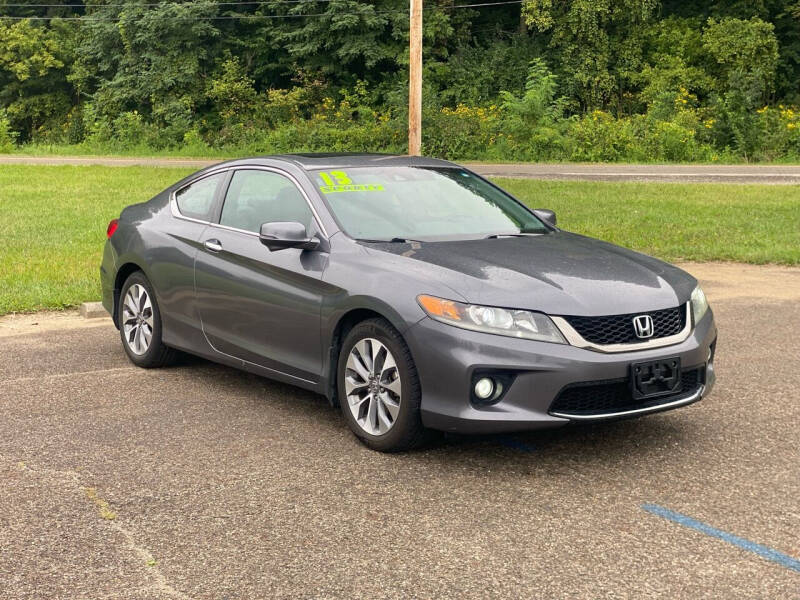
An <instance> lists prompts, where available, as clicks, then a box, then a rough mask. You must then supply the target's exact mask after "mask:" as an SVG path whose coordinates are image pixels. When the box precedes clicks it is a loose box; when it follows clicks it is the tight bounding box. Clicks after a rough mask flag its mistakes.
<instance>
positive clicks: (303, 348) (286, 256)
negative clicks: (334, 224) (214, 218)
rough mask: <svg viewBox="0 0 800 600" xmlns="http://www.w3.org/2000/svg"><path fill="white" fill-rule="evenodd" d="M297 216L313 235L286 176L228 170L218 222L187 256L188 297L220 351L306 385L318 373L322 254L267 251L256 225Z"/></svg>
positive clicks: (324, 258) (311, 218) (309, 214)
mask: <svg viewBox="0 0 800 600" xmlns="http://www.w3.org/2000/svg"><path fill="white" fill-rule="evenodd" d="M274 221H297V222H300V223H302V224H303V225H305V227H306V230H307V231H308V233H309V236H313V235H315V234H316V233H317V232H318V229H317V224H316V221H315V219H314V215H313V213H312V212H311V209H310V208H309V205H308V202H307V200H306V198H305V196H304V195H303V193H302V192H301V191H300V189H299V188H298V187H297V185H296V184H295V183H294V181H293V180H291V179H290V178H289V177H287V176H286V175H284V174H282V173H280V172H278V171H275V170H271V169H264V168H259V169H255V168H251V169H238V170H236V171H234V173H233V175H232V177H231V180H230V183H229V185H228V189H227V192H226V194H225V198H224V203H223V205H222V211H221V214H220V218H219V223H216V224H215V223H211V224H210V225H209V227H208V228H207V229H206V230H205V232H204V233H203V239H202V240H201V242H202V244H201V245H200V249H199V251H198V253H197V257H196V259H195V266H194V271H195V298H196V302H197V308H198V312H199V315H200V319H201V323H202V327H203V332H204V334H205V336H206V338H207V339H208V341H209V343H210V344H211V345H212V346H213V348H214V349H215V350H216V351H217V352H220V353H223V354H227V355H229V356H233V357H236V358H239V359H241V360H243V361H247V362H249V363H253V364H256V365H260V366H262V367H265V368H266V369H269V370H272V371H278V372H281V373H285V374H288V375H292V376H293V377H296V378H300V379H303V380H306V381H310V382H317V381H319V378H320V373H321V370H322V348H321V341H320V307H321V305H322V295H323V289H324V288H325V285H324V284H323V283H322V281H321V278H322V272H323V269H324V267H325V265H326V263H327V257H328V255H327V253H326V252H322V251H319V250H315V251H309V250H301V249H297V248H287V249H284V250H277V251H274V252H270V250H269V249H268V248H267V247H266V246H264V245H263V244H262V243H261V241H260V239H259V237H258V232H259V230H260V228H261V225H262V224H263V223H268V222H274Z"/></svg>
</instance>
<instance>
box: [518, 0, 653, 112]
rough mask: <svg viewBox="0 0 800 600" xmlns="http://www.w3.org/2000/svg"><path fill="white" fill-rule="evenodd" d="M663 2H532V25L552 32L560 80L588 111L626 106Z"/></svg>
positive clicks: (528, 10) (529, 0) (528, 17)
mask: <svg viewBox="0 0 800 600" xmlns="http://www.w3.org/2000/svg"><path fill="white" fill-rule="evenodd" d="M657 6H658V0H564V1H562V2H555V1H554V0H526V2H525V5H524V8H525V15H526V20H527V23H528V26H529V27H531V28H532V29H534V30H536V31H540V32H549V35H550V45H551V47H552V48H553V50H554V51H555V52H556V54H557V56H558V58H559V61H558V62H559V64H560V67H559V69H558V74H559V79H560V81H562V82H563V83H564V84H565V86H566V89H565V90H564V91H565V92H566V93H567V94H568V95H570V96H572V97H574V98H576V99H577V100H578V101H579V103H580V107H581V108H582V109H583V110H588V109H591V108H596V107H607V106H612V105H613V106H614V107H615V108H616V109H617V110H618V112H619V111H620V110H621V109H623V106H624V93H625V90H626V89H627V88H629V87H630V82H631V79H632V78H633V76H634V75H635V74H636V73H638V71H639V70H640V68H641V64H642V34H643V32H644V27H645V25H646V24H647V23H649V22H650V20H651V17H652V15H653V11H654V10H655V9H656V7H657Z"/></svg>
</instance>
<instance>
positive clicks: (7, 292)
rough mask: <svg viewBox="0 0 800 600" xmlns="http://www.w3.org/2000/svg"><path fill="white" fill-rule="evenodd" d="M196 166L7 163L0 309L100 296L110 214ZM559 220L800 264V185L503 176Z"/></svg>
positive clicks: (669, 256) (747, 258)
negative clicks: (593, 180)
mask: <svg viewBox="0 0 800 600" xmlns="http://www.w3.org/2000/svg"><path fill="white" fill-rule="evenodd" d="M190 172H191V169H174V168H151V167H100V166H39V165H36V166H32V165H0V240H1V241H2V246H0V314H5V313H8V312H16V311H32V310H37V309H43V308H51V309H52V308H63V307H66V306H72V305H75V304H78V303H80V302H82V301H85V300H96V299H99V297H100V284H99V280H98V267H99V265H100V257H101V254H102V249H103V244H104V242H105V230H106V225H107V224H108V221H109V220H111V219H113V218H114V217H116V216H118V215H119V212H120V210H121V209H122V207H124V206H126V205H128V204H133V203H136V202H142V201H144V200H147V199H148V198H150V197H151V196H153V195H154V194H156V193H158V192H159V191H161V190H162V189H164V188H165V187H167V186H168V185H170V184H171V183H173V182H175V181H177V180H178V179H180V178H181V177H183V176H185V175H186V174H188V173H190ZM498 182H499V183H500V185H502V186H504V187H506V188H507V189H509V190H510V191H511V192H513V193H514V194H516V195H517V196H518V197H519V198H521V199H523V200H525V201H526V202H528V203H529V204H530V205H531V206H535V207H545V208H552V209H554V210H555V211H556V212H557V213H558V217H559V223H560V224H561V225H562V226H563V227H564V228H565V229H569V230H571V231H576V232H579V233H584V234H587V235H591V236H594V237H598V238H601V239H604V240H608V241H611V242H614V243H617V244H621V245H623V246H627V247H630V248H634V249H636V250H640V251H642V252H646V253H648V254H653V255H655V256H658V257H660V258H664V259H666V260H677V259H686V260H726V261H741V262H750V263H767V262H774V263H783V264H800V187H799V186H757V185H754V186H740V185H713V184H690V185H681V184H654V183H593V182H551V181H530V180H527V181H526V180H517V179H501V180H498Z"/></svg>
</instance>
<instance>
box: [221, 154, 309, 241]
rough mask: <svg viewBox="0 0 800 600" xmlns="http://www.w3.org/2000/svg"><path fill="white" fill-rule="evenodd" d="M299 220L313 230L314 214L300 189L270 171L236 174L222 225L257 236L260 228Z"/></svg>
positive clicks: (230, 186) (243, 171)
mask: <svg viewBox="0 0 800 600" xmlns="http://www.w3.org/2000/svg"><path fill="white" fill-rule="evenodd" d="M275 221H296V222H298V223H302V224H303V225H305V227H306V229H309V228H310V227H311V223H312V221H313V215H312V213H311V209H310V208H309V207H308V203H307V202H306V199H305V198H304V197H303V195H302V194H301V193H300V190H299V189H297V186H296V185H295V184H294V183H293V182H292V181H291V180H290V179H289V178H287V177H284V176H283V175H280V174H278V173H273V172H271V171H261V170H255V169H253V170H249V169H243V170H239V171H236V172H235V173H234V174H233V178H232V179H231V183H230V185H229V186H228V193H227V194H226V195H225V204H224V205H223V206H222V216H221V217H220V221H219V222H220V225H226V226H228V227H235V228H236V229H244V230H245V231H253V232H255V233H258V232H259V231H260V230H261V225H263V224H264V223H272V222H275Z"/></svg>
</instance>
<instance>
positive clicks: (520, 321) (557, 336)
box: [417, 296, 567, 344]
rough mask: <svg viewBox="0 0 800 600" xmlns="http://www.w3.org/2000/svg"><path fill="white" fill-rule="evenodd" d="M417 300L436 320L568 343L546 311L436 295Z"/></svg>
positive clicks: (467, 327)
mask: <svg viewBox="0 0 800 600" xmlns="http://www.w3.org/2000/svg"><path fill="white" fill-rule="evenodd" d="M417 302H419V305H420V306H421V307H422V310H424V311H425V312H426V313H428V316H429V317H431V318H432V319H436V320H437V321H441V322H442V323H447V324H448V325H455V326H456V327H461V328H462V329H471V330H473V331H483V332H484V333H494V334H496V335H507V336H510V337H518V338H525V339H528V340H538V341H540V342H553V343H556V344H566V343H567V341H566V340H565V339H564V336H562V335H561V332H560V331H559V330H558V328H557V327H556V326H555V325H554V324H553V321H551V320H550V317H548V316H547V315H543V314H542V313H536V312H530V311H527V310H508V309H505V308H497V307H494V306H478V305H476V304H462V303H461V302H454V301H453V300H444V299H442V298H436V297H434V296H417Z"/></svg>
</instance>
